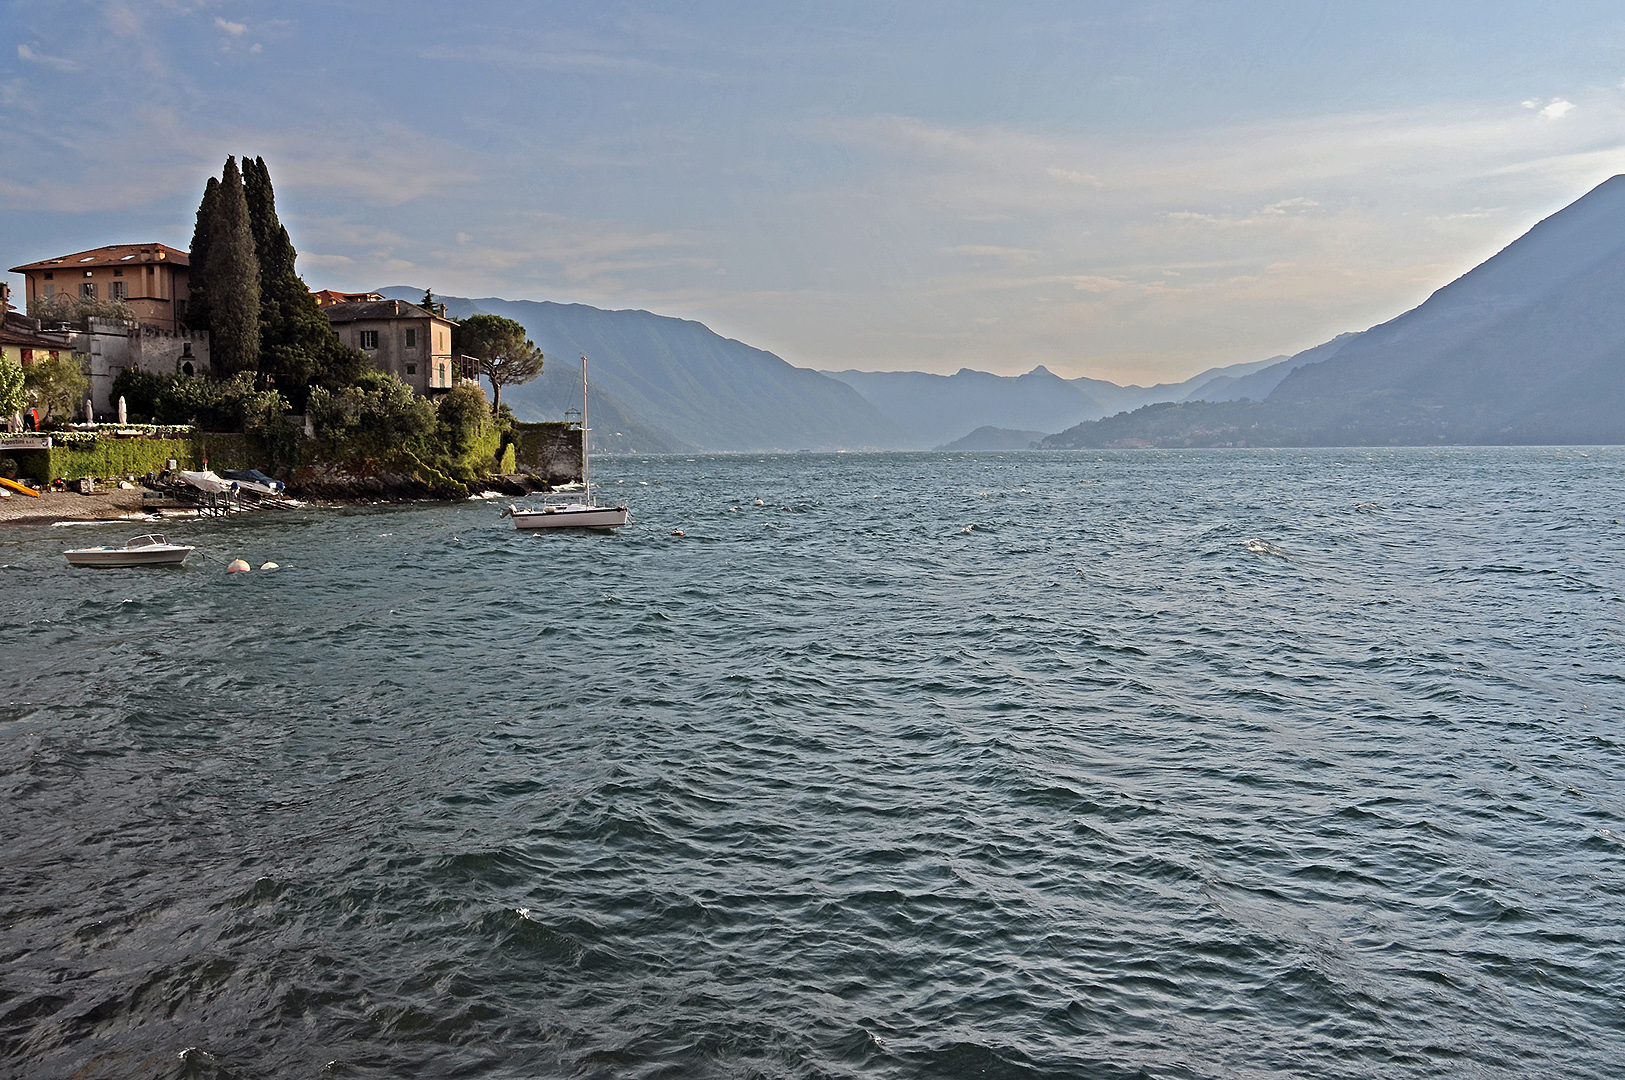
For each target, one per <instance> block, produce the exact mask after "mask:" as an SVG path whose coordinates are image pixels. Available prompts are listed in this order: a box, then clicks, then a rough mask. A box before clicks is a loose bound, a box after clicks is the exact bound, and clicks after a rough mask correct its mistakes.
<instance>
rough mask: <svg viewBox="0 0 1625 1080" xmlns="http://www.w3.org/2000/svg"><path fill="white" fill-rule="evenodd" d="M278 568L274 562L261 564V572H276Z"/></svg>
mask: <svg viewBox="0 0 1625 1080" xmlns="http://www.w3.org/2000/svg"><path fill="white" fill-rule="evenodd" d="M276 568H277V566H276V563H274V562H262V563H260V569H261V570H275V569H276Z"/></svg>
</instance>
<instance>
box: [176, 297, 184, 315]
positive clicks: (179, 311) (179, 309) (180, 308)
mask: <svg viewBox="0 0 1625 1080" xmlns="http://www.w3.org/2000/svg"><path fill="white" fill-rule="evenodd" d="M175 318H177V319H184V318H186V301H185V300H177V301H175Z"/></svg>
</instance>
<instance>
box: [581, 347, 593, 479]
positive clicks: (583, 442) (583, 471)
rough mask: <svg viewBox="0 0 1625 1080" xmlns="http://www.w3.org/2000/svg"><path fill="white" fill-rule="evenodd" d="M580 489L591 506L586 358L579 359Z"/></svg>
mask: <svg viewBox="0 0 1625 1080" xmlns="http://www.w3.org/2000/svg"><path fill="white" fill-rule="evenodd" d="M581 487H582V490H583V494H585V496H586V499H585V500H584V501H585V502H586V504H587V505H588V506H591V505H592V480H591V478H590V477H589V475H588V473H587V358H586V357H585V356H583V357H582V358H581Z"/></svg>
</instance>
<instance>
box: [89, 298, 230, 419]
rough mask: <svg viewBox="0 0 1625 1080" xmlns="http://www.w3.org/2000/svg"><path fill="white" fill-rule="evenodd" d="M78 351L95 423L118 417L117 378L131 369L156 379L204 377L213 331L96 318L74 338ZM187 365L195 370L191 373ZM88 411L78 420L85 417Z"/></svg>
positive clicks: (207, 365)
mask: <svg viewBox="0 0 1625 1080" xmlns="http://www.w3.org/2000/svg"><path fill="white" fill-rule="evenodd" d="M72 340H73V351H74V353H75V354H76V355H78V356H79V358H80V361H81V364H82V365H83V367H82V370H83V371H84V374H85V376H86V377H87V378H88V379H89V380H90V386H89V387H88V388H87V390H86V393H87V394H88V395H89V397H90V400H91V404H92V405H93V407H94V408H95V412H96V419H97V420H101V421H111V420H115V419H117V414H118V399H116V398H115V397H114V396H113V380H115V379H117V378H118V377H119V373H120V372H122V371H123V370H124V369H125V368H127V367H135V368H140V369H141V370H142V371H150V372H152V373H153V374H154V375H174V374H176V373H180V374H190V375H204V374H207V373H208V371H209V334H208V331H206V330H202V331H193V330H186V329H181V330H163V329H160V328H159V327H156V326H153V325H152V324H151V323H140V324H137V323H133V322H124V321H122V320H119V319H91V320H89V321H88V324H87V326H86V328H85V329H84V330H80V331H77V332H75V333H74V335H73V338H72ZM187 365H190V366H191V368H192V370H191V371H190V372H188V371H186V370H185V369H186V367H187ZM83 415H84V410H83V408H76V409H75V410H74V416H75V417H79V418H82V417H83Z"/></svg>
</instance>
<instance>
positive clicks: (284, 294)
mask: <svg viewBox="0 0 1625 1080" xmlns="http://www.w3.org/2000/svg"><path fill="white" fill-rule="evenodd" d="M243 195H244V199H245V200H246V202H247V204H248V215H249V219H250V223H251V227H252V230H253V234H254V250H255V253H256V255H257V257H258V260H259V268H260V357H259V370H260V371H261V373H263V374H266V375H269V376H272V377H273V378H274V379H275V380H276V386H277V389H279V390H280V391H282V393H284V394H286V395H287V396H288V398H289V399H290V400H291V401H293V403H294V407H295V408H303V403H304V397H305V392H306V388H307V387H308V386H309V384H310V383H311V382H323V383H327V384H329V385H346V384H348V383H349V382H351V381H353V380H354V378H355V377H356V376H357V375H358V374H359V372H360V371H361V370H362V369H363V365H364V363H365V361H364V358H362V357H360V356H359V354H355V353H354V351H353V350H351V349H347V348H345V347H344V346H343V345H342V344H341V343H340V342H339V338H338V335H337V334H336V333H334V332H333V326H332V324H331V323H329V322H328V321H327V316H326V315H323V314H322V310H321V308H320V307H319V306H318V305H317V303H316V298H315V297H314V296H312V295H311V292H310V287H309V286H307V285H306V284H305V282H304V279H303V278H301V277H300V276H299V273H298V271H297V270H296V269H295V262H296V260H297V259H298V252H296V251H295V250H294V247H293V241H292V240H291V239H290V238H289V236H288V230H287V229H286V228H285V227H284V226H283V224H282V222H281V221H280V220H279V219H278V218H277V212H276V192H275V190H274V189H273V188H272V186H271V172H270V170H269V169H267V168H266V166H265V159H264V158H255V159H254V160H252V161H249V160H248V159H247V158H245V159H243Z"/></svg>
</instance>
